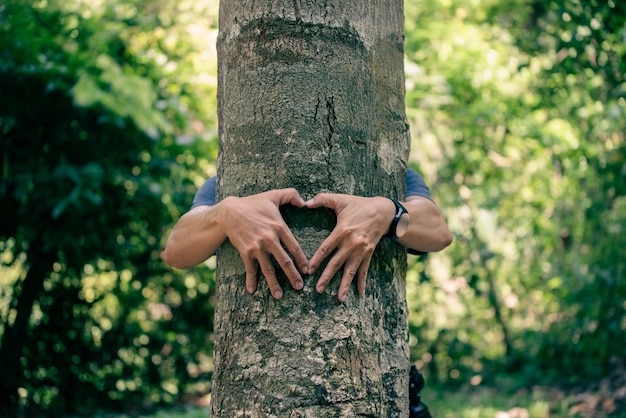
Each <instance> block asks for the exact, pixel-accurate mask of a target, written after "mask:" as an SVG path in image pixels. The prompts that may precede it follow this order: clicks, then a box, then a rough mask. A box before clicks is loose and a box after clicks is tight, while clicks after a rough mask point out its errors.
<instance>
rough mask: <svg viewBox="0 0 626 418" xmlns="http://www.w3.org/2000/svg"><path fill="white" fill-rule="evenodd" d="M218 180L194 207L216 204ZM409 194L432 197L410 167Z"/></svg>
mask: <svg viewBox="0 0 626 418" xmlns="http://www.w3.org/2000/svg"><path fill="white" fill-rule="evenodd" d="M216 180H217V177H215V176H213V177H210V178H209V179H208V180H207V181H205V182H204V184H203V185H202V186H201V187H200V188H199V189H198V191H197V192H196V195H195V196H194V198H193V204H192V205H191V207H192V208H195V207H196V206H202V205H208V206H213V205H214V204H215V185H216V183H217V181H216ZM409 196H422V197H425V198H427V199H431V197H430V190H429V189H428V186H426V183H424V179H423V178H422V176H420V175H419V174H418V173H417V172H416V171H415V170H413V169H410V168H409V169H408V170H407V171H406V197H409Z"/></svg>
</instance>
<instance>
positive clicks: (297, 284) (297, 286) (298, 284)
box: [293, 281, 304, 290]
mask: <svg viewBox="0 0 626 418" xmlns="http://www.w3.org/2000/svg"><path fill="white" fill-rule="evenodd" d="M293 287H294V289H296V290H302V288H303V287H304V282H302V281H297V282H295V283H294V284H293Z"/></svg>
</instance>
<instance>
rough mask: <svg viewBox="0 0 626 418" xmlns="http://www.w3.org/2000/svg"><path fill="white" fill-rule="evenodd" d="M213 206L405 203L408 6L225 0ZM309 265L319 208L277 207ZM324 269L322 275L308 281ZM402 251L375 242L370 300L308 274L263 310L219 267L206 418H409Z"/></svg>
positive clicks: (225, 256)
mask: <svg viewBox="0 0 626 418" xmlns="http://www.w3.org/2000/svg"><path fill="white" fill-rule="evenodd" d="M218 58H219V67H218V68H219V69H218V73H219V74H218V76H219V85H218V107H219V123H220V160H219V173H218V199H221V198H223V197H225V196H229V195H236V196H245V195H250V194H254V193H259V192H263V191H266V190H270V189H277V188H284V187H295V188H296V189H298V191H299V192H300V194H301V195H302V196H303V198H304V199H308V198H310V197H312V196H314V195H315V194H316V193H318V192H323V191H325V192H334V193H349V194H355V195H361V196H375V195H382V196H390V197H394V196H395V197H401V196H403V194H404V191H405V189H404V188H405V173H406V171H405V170H406V158H407V156H408V148H409V136H408V126H407V123H406V117H405V110H404V109H405V108H404V75H403V3H402V1H401V0H393V1H346V0H326V1H304V0H290V1H277V0H273V1H259V0H256V1H254V0H237V1H222V2H221V5H220V35H219V39H218ZM284 215H285V218H286V219H287V222H288V224H289V225H290V226H291V228H292V230H293V232H294V234H295V235H296V238H298V240H299V241H300V243H301V245H302V247H303V249H304V251H305V253H306V255H307V257H309V258H310V257H311V256H312V255H313V253H314V251H315V250H316V249H317V247H318V246H319V244H320V243H321V242H322V240H323V239H324V238H325V237H326V236H327V235H328V234H329V233H330V231H331V230H332V228H333V226H334V222H335V219H334V216H333V214H332V212H330V211H328V210H307V209H296V208H289V207H287V208H285V210H284ZM321 270H322V269H319V271H318V273H319V272H321ZM405 273H406V252H405V251H404V250H403V249H402V248H401V247H400V246H398V245H397V244H395V243H392V242H390V241H389V240H387V239H383V241H382V242H381V244H380V245H379V247H378V249H377V250H376V254H375V256H374V259H373V261H372V265H371V267H370V271H369V276H368V283H367V290H366V295H365V297H359V296H358V295H357V294H356V291H354V290H353V291H352V292H351V293H350V294H349V296H348V299H347V301H346V302H345V303H340V302H339V301H338V300H337V297H336V290H337V287H338V284H339V282H338V279H339V277H335V279H334V280H333V284H332V285H331V286H329V289H328V290H327V292H326V293H325V294H322V295H319V294H317V293H316V292H315V283H316V281H317V278H318V274H316V275H315V276H309V277H305V287H304V289H303V290H301V291H294V290H293V289H291V287H290V285H289V284H288V283H287V281H286V279H285V278H284V277H282V278H281V280H282V285H283V289H284V290H285V294H284V296H283V298H282V299H281V300H280V301H275V300H273V299H272V298H271V296H270V294H269V291H268V289H267V286H266V284H265V282H264V279H263V278H261V279H260V285H259V289H258V291H257V292H256V293H255V294H254V295H249V294H247V292H246V290H245V286H244V283H245V272H244V267H243V263H242V261H241V258H240V256H239V254H238V253H237V251H236V250H235V249H234V248H233V247H232V246H231V245H230V244H229V243H226V244H225V245H223V246H222V248H221V250H220V254H219V258H218V272H217V305H216V313H215V339H216V341H215V360H214V366H215V375H214V383H213V391H212V406H211V414H212V415H211V416H212V417H228V418H231V417H243V416H246V417H316V418H320V417H337V416H346V417H347V416H371V417H396V416H407V415H408V395H407V389H408V370H409V351H408V346H407V341H406V340H407V322H406V321H407V309H406V302H405V290H404V289H405V283H404V277H405Z"/></svg>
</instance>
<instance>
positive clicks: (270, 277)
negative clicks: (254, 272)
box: [259, 254, 283, 299]
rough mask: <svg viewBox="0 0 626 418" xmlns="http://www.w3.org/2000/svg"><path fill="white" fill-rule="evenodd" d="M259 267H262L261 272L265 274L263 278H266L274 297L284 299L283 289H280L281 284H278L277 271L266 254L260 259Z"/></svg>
mask: <svg viewBox="0 0 626 418" xmlns="http://www.w3.org/2000/svg"><path fill="white" fill-rule="evenodd" d="M259 265H260V266H261V272H262V273H263V276H265V281H267V286H268V287H269V289H270V292H271V293H272V296H274V299H280V298H282V297H283V289H282V288H281V287H280V284H278V279H277V278H276V270H275V269H274V266H273V265H272V262H271V261H270V259H269V257H268V256H267V255H266V254H263V255H262V256H261V257H259Z"/></svg>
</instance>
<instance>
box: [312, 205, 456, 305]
mask: <svg viewBox="0 0 626 418" xmlns="http://www.w3.org/2000/svg"><path fill="white" fill-rule="evenodd" d="M306 205H307V207H310V208H317V207H327V208H330V209H333V210H334V211H335V213H336V215H337V225H336V226H335V228H334V229H333V231H332V232H331V234H330V235H329V236H328V237H327V238H326V239H325V240H324V242H322V244H321V245H320V247H319V248H318V250H317V251H316V252H315V254H314V255H313V257H311V261H310V263H309V273H313V272H315V270H316V269H317V268H318V267H319V266H320V265H321V263H322V261H323V260H324V259H325V258H326V257H327V256H329V255H330V254H331V253H333V252H334V254H333V255H332V256H331V258H330V260H329V262H328V264H327V266H326V268H325V269H324V271H323V272H322V274H321V276H320V279H319V280H318V283H317V287H316V289H317V291H318V292H323V291H324V290H325V289H326V287H327V286H328V284H329V283H330V281H331V279H332V277H333V276H334V275H335V273H337V271H339V269H341V268H342V267H343V275H342V278H341V284H340V286H339V292H338V293H339V300H341V301H344V300H345V298H346V296H347V292H348V289H349V287H350V284H351V283H352V280H353V278H354V277H355V276H356V278H357V291H358V292H359V294H361V295H363V294H364V293H365V280H366V278H367V270H368V268H369V264H370V261H371V259H372V255H373V253H374V250H375V249H376V246H377V245H378V242H379V241H380V239H381V238H382V237H383V235H385V233H387V231H388V230H389V226H390V225H391V221H392V219H393V216H394V213H395V205H394V204H393V202H392V201H391V200H389V199H387V198H384V197H370V198H366V197H358V196H350V195H342V194H329V193H322V194H319V195H317V196H315V197H314V198H313V199H311V200H309V201H308V202H307V203H306ZM403 206H405V208H406V209H407V211H408V212H409V217H410V223H409V227H408V230H407V232H406V234H405V235H404V236H403V237H402V239H400V240H399V241H398V242H400V243H401V244H402V245H404V246H406V247H408V248H411V249H414V250H417V251H423V252H433V251H440V250H442V249H444V248H445V247H447V246H448V245H450V243H451V242H452V234H451V233H450V230H449V229H448V226H447V224H446V222H445V219H444V217H443V215H442V214H441V212H440V211H439V208H438V207H437V205H435V203H434V202H433V201H431V200H429V199H427V198H424V197H420V196H410V197H409V198H408V199H407V202H405V203H404V204H403Z"/></svg>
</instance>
